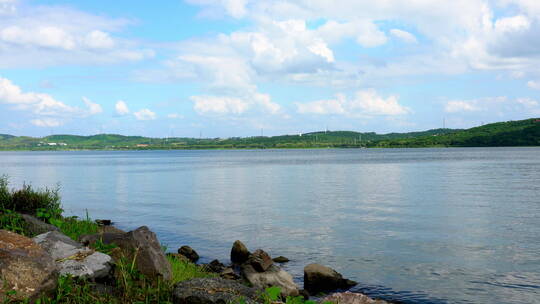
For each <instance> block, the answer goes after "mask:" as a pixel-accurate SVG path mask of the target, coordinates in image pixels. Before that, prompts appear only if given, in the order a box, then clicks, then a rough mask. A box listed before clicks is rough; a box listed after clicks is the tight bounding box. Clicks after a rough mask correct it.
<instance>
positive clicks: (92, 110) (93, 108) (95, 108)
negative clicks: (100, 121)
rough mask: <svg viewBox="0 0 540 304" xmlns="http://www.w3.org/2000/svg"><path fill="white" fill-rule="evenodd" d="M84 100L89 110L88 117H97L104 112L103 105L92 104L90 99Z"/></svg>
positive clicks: (84, 98)
mask: <svg viewBox="0 0 540 304" xmlns="http://www.w3.org/2000/svg"><path fill="white" fill-rule="evenodd" d="M82 99H83V102H84V104H85V105H86V107H87V108H88V110H87V113H88V115H95V114H99V113H101V112H103V108H102V107H101V105H99V104H97V103H94V102H92V101H91V100H90V99H88V98H86V97H83V98H82Z"/></svg>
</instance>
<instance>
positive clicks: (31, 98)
mask: <svg viewBox="0 0 540 304" xmlns="http://www.w3.org/2000/svg"><path fill="white" fill-rule="evenodd" d="M0 103H5V104H10V105H13V106H14V107H15V109H18V110H28V111H32V112H33V113H35V114H40V115H62V114H73V113H76V112H77V109H76V108H74V107H71V106H68V105H66V104H64V103H62V102H60V101H57V100H55V99H54V98H53V97H52V96H50V95H48V94H44V93H34V92H23V91H22V90H21V88H20V87H18V86H17V85H15V84H14V83H13V82H11V81H10V80H9V79H7V78H2V77H0Z"/></svg>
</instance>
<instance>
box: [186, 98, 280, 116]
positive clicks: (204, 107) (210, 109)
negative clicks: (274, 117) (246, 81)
mask: <svg viewBox="0 0 540 304" xmlns="http://www.w3.org/2000/svg"><path fill="white" fill-rule="evenodd" d="M190 99H191V101H193V102H194V109H195V111H196V112H197V113H199V114H217V115H228V114H232V115H241V114H244V113H246V112H247V111H249V110H251V109H253V108H257V109H259V110H261V111H263V112H265V113H270V114H277V113H278V112H279V110H280V109H281V107H280V106H279V105H278V104H276V103H274V102H272V100H271V98H270V95H267V94H261V93H253V94H252V95H250V96H249V97H248V98H238V97H229V96H191V97H190Z"/></svg>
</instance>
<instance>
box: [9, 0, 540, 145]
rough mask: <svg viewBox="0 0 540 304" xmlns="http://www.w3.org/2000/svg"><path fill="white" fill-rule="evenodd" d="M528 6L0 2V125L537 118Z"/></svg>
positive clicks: (187, 128) (208, 129) (215, 131)
mask: <svg viewBox="0 0 540 304" xmlns="http://www.w3.org/2000/svg"><path fill="white" fill-rule="evenodd" d="M539 68H540V2H539V1H535V0H492V1H489V0H453V1H450V0H416V1H407V3H405V1H400V0H386V1H377V2H375V3H374V2H373V1H364V0H340V1H338V2H336V1H333V0H296V1H293V0H264V1H260V0H258V1H253V0H185V1H181V0H164V1H159V2H156V3H149V2H146V1H127V0H115V1H101V0H96V1H55V0H47V1H37V0H34V1H33V0H0V133H8V134H14V135H31V136H44V135H49V134H51V133H55V134H60V133H62V134H66V133H69V134H83V135H87V134H96V133H119V134H125V135H144V136H156V137H165V136H189V137H192V136H193V137H198V136H199V134H200V133H201V132H202V134H203V136H205V137H230V136H251V135H258V134H260V132H261V129H264V133H265V135H278V134H286V133H288V134H292V133H301V132H309V131H315V130H321V129H324V128H326V127H328V128H329V129H330V130H355V131H376V132H379V133H384V132H405V131H413V130H425V129H430V128H438V127H441V126H442V121H443V119H445V120H446V126H447V127H452V128H466V127H471V126H477V125H479V124H481V123H489V122H495V121H503V120H517V119H525V118H530V117H539V116H540V102H539V101H540V69H539Z"/></svg>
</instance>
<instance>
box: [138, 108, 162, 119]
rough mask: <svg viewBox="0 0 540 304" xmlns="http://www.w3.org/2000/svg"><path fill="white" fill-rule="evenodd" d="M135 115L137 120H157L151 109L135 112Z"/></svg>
mask: <svg viewBox="0 0 540 304" xmlns="http://www.w3.org/2000/svg"><path fill="white" fill-rule="evenodd" d="M133 115H135V118H136V119H137V120H155V119H156V118H157V115H156V113H154V112H152V111H150V110H149V109H142V110H140V111H138V112H134V113H133Z"/></svg>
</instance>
